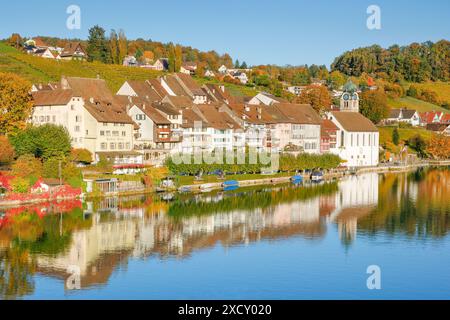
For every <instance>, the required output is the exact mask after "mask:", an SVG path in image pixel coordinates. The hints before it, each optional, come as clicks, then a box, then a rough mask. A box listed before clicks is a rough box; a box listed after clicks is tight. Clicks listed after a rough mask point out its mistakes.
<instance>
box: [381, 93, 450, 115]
mask: <svg viewBox="0 0 450 320" xmlns="http://www.w3.org/2000/svg"><path fill="white" fill-rule="evenodd" d="M388 104H389V106H390V107H391V108H395V109H399V108H408V109H415V110H417V111H419V112H425V111H442V112H446V113H448V112H450V111H449V110H446V109H444V108H442V107H441V106H438V105H435V104H432V103H429V102H425V101H422V100H419V99H415V98H412V97H404V98H398V99H388Z"/></svg>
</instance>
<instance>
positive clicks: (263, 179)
mask: <svg viewBox="0 0 450 320" xmlns="http://www.w3.org/2000/svg"><path fill="white" fill-rule="evenodd" d="M432 166H436V167H439V166H450V160H445V161H422V162H418V163H414V164H409V165H380V166H378V167H366V168H357V169H355V170H349V169H345V170H344V169H335V170H330V171H328V172H325V173H324V176H323V178H324V180H325V181H330V180H336V179H342V178H343V177H346V176H349V175H359V174H364V173H371V172H375V173H389V172H392V173H400V172H408V171H412V170H416V169H418V168H422V167H432ZM294 175H300V176H302V178H303V181H310V174H295V173H287V172H285V173H277V174H274V175H267V176H264V175H261V174H259V175H255V176H256V177H258V178H257V179H246V180H240V179H236V176H229V177H227V180H233V179H236V181H237V182H238V185H239V187H252V186H262V185H268V186H269V185H279V184H286V183H289V182H291V181H292V177H293V176H294ZM250 176H252V175H245V176H244V177H245V178H247V177H250ZM224 182H225V180H223V181H217V182H208V180H205V181H200V182H198V183H196V184H180V185H179V189H183V190H184V191H186V192H191V193H200V192H201V193H207V192H211V191H216V190H220V189H223V184H224ZM173 191H176V190H173ZM155 192H157V190H156V188H155V189H153V190H151V189H147V190H136V191H133V190H129V191H127V192H119V193H109V194H101V195H99V194H96V195H93V194H88V193H77V194H73V193H72V194H68V195H62V194H59V195H58V197H54V198H53V199H52V200H53V201H66V200H75V199H95V198H107V197H112V196H129V195H140V194H151V193H155ZM48 201H49V197H48V196H47V195H40V196H36V195H35V196H31V195H23V196H22V197H21V198H19V199H12V198H11V197H6V198H4V199H0V208H11V207H15V206H22V205H28V204H38V203H45V202H48Z"/></svg>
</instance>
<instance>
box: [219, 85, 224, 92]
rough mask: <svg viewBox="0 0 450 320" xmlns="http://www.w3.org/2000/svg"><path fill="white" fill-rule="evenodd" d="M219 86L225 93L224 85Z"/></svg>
mask: <svg viewBox="0 0 450 320" xmlns="http://www.w3.org/2000/svg"><path fill="white" fill-rule="evenodd" d="M219 88H220V90H222V92H223V93H225V86H224V85H221V86H219Z"/></svg>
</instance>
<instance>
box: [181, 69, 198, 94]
mask: <svg viewBox="0 0 450 320" xmlns="http://www.w3.org/2000/svg"><path fill="white" fill-rule="evenodd" d="M176 76H177V77H178V79H179V80H181V81H182V82H183V84H184V85H185V86H186V87H187V88H188V89H189V90H191V91H192V92H200V91H201V87H200V86H199V84H198V83H197V82H195V80H194V79H193V78H192V77H191V76H190V75H187V74H184V73H177V74H176Z"/></svg>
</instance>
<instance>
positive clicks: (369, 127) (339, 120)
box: [327, 81, 380, 168]
mask: <svg viewBox="0 0 450 320" xmlns="http://www.w3.org/2000/svg"><path fill="white" fill-rule="evenodd" d="M343 91H344V92H343V94H342V96H341V102H340V111H332V112H330V113H329V114H328V115H327V117H328V119H329V120H331V121H332V122H333V123H334V124H335V125H336V126H337V127H338V128H339V132H338V134H337V142H336V148H335V149H332V150H331V152H333V153H335V154H337V155H339V156H340V157H341V158H342V159H343V160H345V161H346V162H345V163H344V164H343V165H344V166H347V167H349V168H353V167H371V166H377V165H378V163H379V148H380V134H379V131H378V128H377V127H376V126H375V125H374V124H373V123H372V121H370V120H369V119H367V118H366V117H364V116H363V115H362V114H361V113H359V95H358V92H357V91H358V90H357V87H356V86H355V85H354V84H353V83H352V82H351V81H349V82H348V83H347V84H346V85H345V86H344V90H343Z"/></svg>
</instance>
